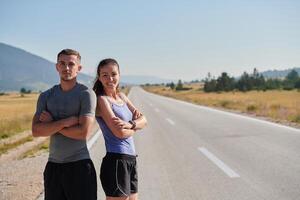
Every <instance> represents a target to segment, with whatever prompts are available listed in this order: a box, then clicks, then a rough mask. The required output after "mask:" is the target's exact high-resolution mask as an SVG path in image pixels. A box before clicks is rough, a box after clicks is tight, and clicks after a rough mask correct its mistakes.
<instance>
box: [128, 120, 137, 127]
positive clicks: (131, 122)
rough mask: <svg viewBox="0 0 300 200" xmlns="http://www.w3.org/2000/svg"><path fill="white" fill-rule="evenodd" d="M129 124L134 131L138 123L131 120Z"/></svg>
mask: <svg viewBox="0 0 300 200" xmlns="http://www.w3.org/2000/svg"><path fill="white" fill-rule="evenodd" d="M129 123H130V124H131V125H132V127H131V128H130V129H134V128H135V127H136V123H135V121H134V120H130V121H129Z"/></svg>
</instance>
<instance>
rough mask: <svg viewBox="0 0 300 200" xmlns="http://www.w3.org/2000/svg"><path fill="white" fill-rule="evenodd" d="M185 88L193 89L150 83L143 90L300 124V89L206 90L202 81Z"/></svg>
mask: <svg viewBox="0 0 300 200" xmlns="http://www.w3.org/2000/svg"><path fill="white" fill-rule="evenodd" d="M185 87H192V88H193V89H191V90H186V91H175V90H171V89H170V88H168V87H164V86H147V87H144V89H146V90H147V91H149V92H153V93H156V94H160V95H164V96H168V97H173V98H176V99H181V100H184V101H188V102H192V103H195V104H200V105H205V106H210V107H217V108H224V109H229V110H236V111H241V112H245V113H250V114H255V115H257V116H262V117H268V118H271V119H273V120H274V121H278V122H294V123H297V124H300V92H299V91H297V90H292V91H284V90H274V91H265V92H263V91H250V92H221V93H205V92H203V91H202V90H200V88H201V86H200V84H193V85H185Z"/></svg>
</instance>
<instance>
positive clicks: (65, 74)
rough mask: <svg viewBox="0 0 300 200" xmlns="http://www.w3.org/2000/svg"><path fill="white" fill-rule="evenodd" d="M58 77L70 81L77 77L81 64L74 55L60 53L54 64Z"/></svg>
mask: <svg viewBox="0 0 300 200" xmlns="http://www.w3.org/2000/svg"><path fill="white" fill-rule="evenodd" d="M56 70H57V71H58V73H59V76H60V79H61V80H63V81H70V80H73V79H74V78H76V77H77V73H78V72H79V71H80V70H81V65H80V63H79V60H78V59H77V56H76V55H60V56H59V58H58V61H57V64H56Z"/></svg>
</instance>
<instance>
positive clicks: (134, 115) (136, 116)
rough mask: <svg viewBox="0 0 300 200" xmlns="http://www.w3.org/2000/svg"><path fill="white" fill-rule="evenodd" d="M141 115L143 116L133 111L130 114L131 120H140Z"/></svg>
mask: <svg viewBox="0 0 300 200" xmlns="http://www.w3.org/2000/svg"><path fill="white" fill-rule="evenodd" d="M142 115H143V114H142V113H141V112H140V111H138V110H136V109H135V110H134V111H133V114H132V120H136V119H138V118H140V117H141V116H142Z"/></svg>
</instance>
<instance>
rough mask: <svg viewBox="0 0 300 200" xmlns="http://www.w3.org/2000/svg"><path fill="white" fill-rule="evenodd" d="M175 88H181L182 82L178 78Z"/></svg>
mask: <svg viewBox="0 0 300 200" xmlns="http://www.w3.org/2000/svg"><path fill="white" fill-rule="evenodd" d="M176 90H183V84H182V81H181V80H180V79H179V80H178V83H177V86H176Z"/></svg>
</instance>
